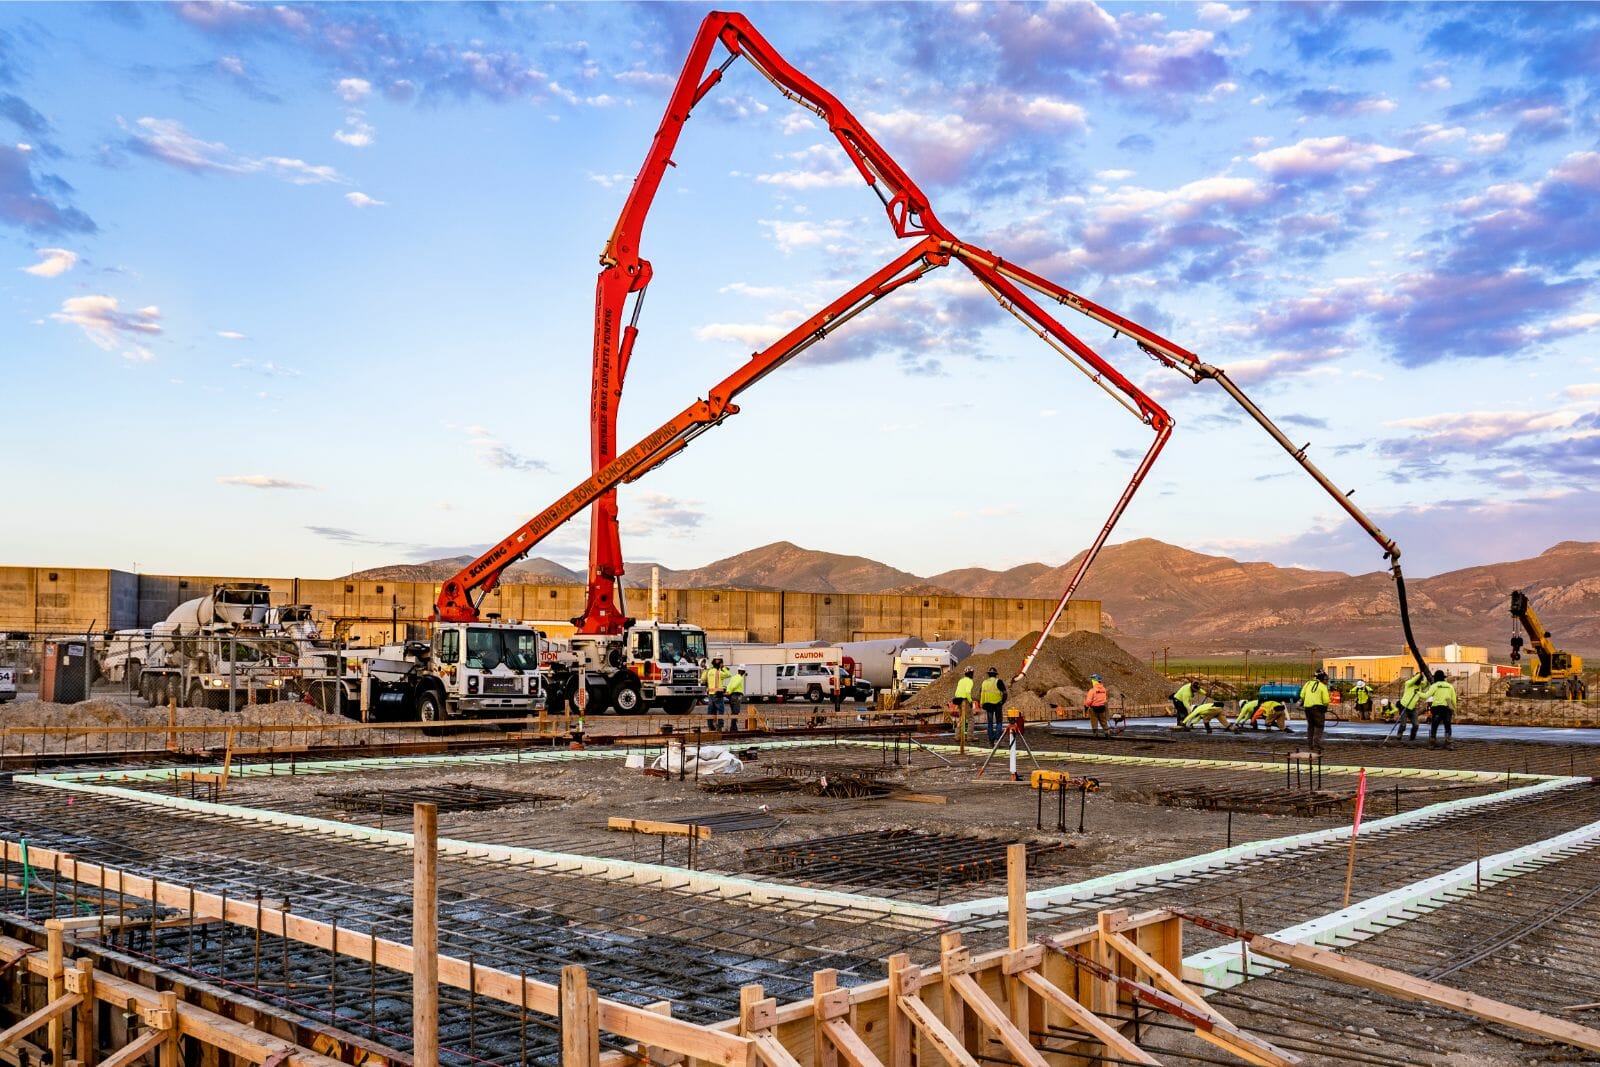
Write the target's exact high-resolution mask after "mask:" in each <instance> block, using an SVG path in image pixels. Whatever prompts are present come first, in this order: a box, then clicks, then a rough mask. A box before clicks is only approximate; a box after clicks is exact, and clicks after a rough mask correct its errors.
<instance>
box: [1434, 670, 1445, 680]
mask: <svg viewBox="0 0 1600 1067" xmlns="http://www.w3.org/2000/svg"><path fill="white" fill-rule="evenodd" d="M1433 680H1434V681H1436V682H1442V681H1444V671H1434V672H1433Z"/></svg>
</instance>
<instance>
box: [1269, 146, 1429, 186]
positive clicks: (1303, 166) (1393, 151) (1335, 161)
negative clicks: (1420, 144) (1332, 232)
mask: <svg viewBox="0 0 1600 1067" xmlns="http://www.w3.org/2000/svg"><path fill="white" fill-rule="evenodd" d="M1415 154H1416V153H1414V152H1410V151H1407V150H1406V149H1404V148H1390V147H1388V146H1386V145H1380V144H1363V143H1361V142H1360V141H1352V140H1350V138H1348V137H1308V138H1306V139H1305V140H1303V141H1300V142H1299V143H1297V144H1292V145H1285V146H1284V147H1282V148H1273V149H1270V150H1269V151H1266V152H1260V153H1257V154H1256V155H1253V156H1251V157H1250V162H1252V163H1254V164H1255V165H1256V166H1258V167H1260V168H1261V169H1262V170H1264V171H1266V172H1267V173H1268V174H1271V175H1273V176H1275V177H1280V176H1287V177H1294V176H1296V175H1305V174H1334V173H1338V172H1340V171H1356V172H1365V171H1369V170H1371V169H1372V168H1373V167H1376V166H1379V165H1380V164H1384V163H1394V162H1396V161H1398V160H1402V159H1410V158H1411V157H1412V156H1414V155H1415Z"/></svg>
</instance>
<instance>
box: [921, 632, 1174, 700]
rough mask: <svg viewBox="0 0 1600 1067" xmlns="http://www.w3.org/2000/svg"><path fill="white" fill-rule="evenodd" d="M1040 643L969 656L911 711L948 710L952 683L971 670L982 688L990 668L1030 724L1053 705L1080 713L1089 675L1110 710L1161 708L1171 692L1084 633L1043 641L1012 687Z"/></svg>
mask: <svg viewBox="0 0 1600 1067" xmlns="http://www.w3.org/2000/svg"><path fill="white" fill-rule="evenodd" d="M1038 639H1039V635H1038V634H1037V633H1031V634H1028V635H1027V636H1026V637H1024V638H1022V639H1021V640H1019V641H1018V642H1017V643H1016V644H1014V645H1012V646H1011V647H1010V648H1008V649H1004V650H1003V651H1000V652H994V653H990V654H989V655H984V656H969V657H968V658H967V659H965V660H963V661H962V662H961V664H960V666H959V667H957V668H956V669H955V670H953V671H949V672H947V673H946V674H945V676H944V677H943V678H940V679H939V680H938V681H937V682H935V683H934V684H932V685H930V686H928V687H927V688H926V689H924V690H922V692H920V693H918V694H917V695H916V696H915V697H913V698H912V699H911V701H910V706H911V707H914V708H937V707H942V706H944V705H946V704H949V703H950V700H951V698H952V697H954V696H955V691H956V681H957V680H958V679H959V678H960V677H961V674H962V672H963V671H964V670H965V669H966V668H968V667H971V668H972V669H973V671H974V673H975V675H976V677H977V679H978V680H979V682H980V683H981V682H982V680H983V677H984V675H985V674H986V673H987V672H988V670H989V668H990V667H994V668H995V669H996V670H998V671H999V672H1000V677H1001V678H1002V679H1004V680H1005V683H1006V686H1007V688H1008V689H1010V690H1011V700H1010V704H1011V705H1012V706H1013V707H1016V708H1018V709H1019V710H1021V711H1022V712H1023V714H1025V715H1028V716H1031V717H1033V718H1043V717H1045V715H1046V713H1047V712H1048V710H1049V708H1048V703H1049V702H1051V701H1053V702H1054V703H1056V704H1059V705H1061V706H1062V707H1064V708H1068V709H1072V710H1077V709H1079V708H1081V707H1082V705H1083V694H1084V691H1085V690H1087V689H1088V688H1089V675H1091V674H1098V675H1100V677H1101V679H1102V680H1103V681H1104V682H1105V685H1106V689H1107V690H1108V691H1109V692H1110V695H1111V707H1113V708H1117V707H1119V706H1123V705H1127V706H1129V707H1132V706H1136V705H1141V704H1162V703H1164V702H1165V701H1166V699H1167V696H1168V694H1169V693H1170V691H1171V689H1170V687H1169V686H1168V684H1167V680H1166V679H1165V678H1163V677H1161V675H1159V674H1157V673H1156V672H1155V671H1152V670H1151V669H1150V668H1149V667H1148V666H1146V665H1145V664H1144V663H1141V662H1140V661H1139V660H1138V659H1136V658H1135V657H1134V656H1132V655H1130V654H1129V653H1128V652H1126V651H1124V650H1123V649H1122V648H1120V647H1119V646H1118V645H1117V643H1116V642H1115V641H1112V640H1111V639H1110V638H1109V637H1105V636H1103V635H1101V634H1094V633H1089V632H1087V631H1085V630H1074V631H1073V632H1072V633H1070V634H1067V635H1066V636H1065V637H1052V638H1049V639H1047V640H1046V641H1045V643H1044V647H1043V648H1041V649H1040V650H1039V655H1038V658H1036V659H1035V660H1034V661H1033V666H1032V667H1030V668H1028V676H1027V677H1026V678H1024V679H1023V680H1022V681H1021V682H1020V683H1019V684H1017V685H1016V686H1013V685H1012V684H1011V679H1012V678H1014V677H1016V674H1017V672H1018V671H1020V670H1021V669H1022V660H1023V658H1024V657H1026V656H1027V654H1028V650H1029V649H1031V648H1032V647H1033V643H1034V642H1035V641H1037V640H1038Z"/></svg>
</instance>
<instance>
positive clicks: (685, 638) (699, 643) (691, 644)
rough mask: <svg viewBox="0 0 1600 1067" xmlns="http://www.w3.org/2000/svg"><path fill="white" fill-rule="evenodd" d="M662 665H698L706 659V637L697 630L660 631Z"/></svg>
mask: <svg viewBox="0 0 1600 1067" xmlns="http://www.w3.org/2000/svg"><path fill="white" fill-rule="evenodd" d="M660 636H661V660H662V662H663V663H684V662H689V663H698V662H699V661H700V660H703V659H705V657H706V635H705V634H703V633H701V632H700V631H699V630H662V631H661V632H660Z"/></svg>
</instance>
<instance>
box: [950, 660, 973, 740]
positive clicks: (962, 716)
mask: <svg viewBox="0 0 1600 1067" xmlns="http://www.w3.org/2000/svg"><path fill="white" fill-rule="evenodd" d="M972 675H973V670H972V668H971V667H968V668H967V670H966V673H964V674H963V675H962V676H961V677H960V679H958V680H957V681H956V696H955V701H954V706H955V712H954V713H953V714H954V715H955V727H956V730H957V731H958V732H961V731H964V730H965V729H966V725H967V715H968V714H969V713H971V711H972V687H973V686H974V685H976V684H977V683H976V681H975V680H974V679H973V677H972Z"/></svg>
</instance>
